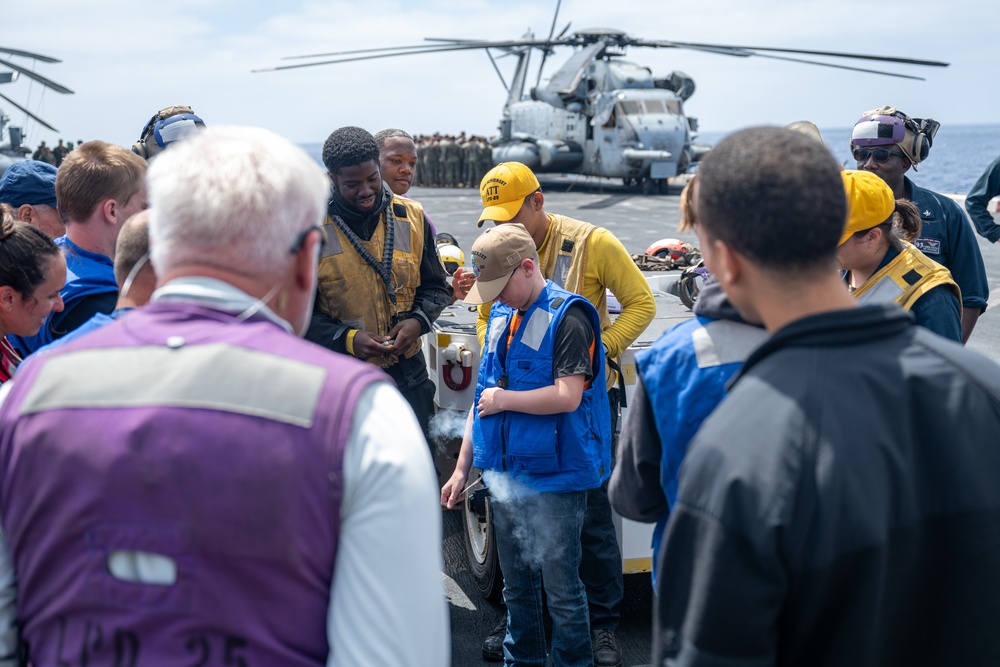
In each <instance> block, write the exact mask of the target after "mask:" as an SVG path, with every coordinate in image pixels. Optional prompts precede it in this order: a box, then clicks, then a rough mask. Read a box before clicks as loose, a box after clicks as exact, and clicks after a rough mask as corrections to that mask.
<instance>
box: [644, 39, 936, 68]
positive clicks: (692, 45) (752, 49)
mask: <svg viewBox="0 0 1000 667" xmlns="http://www.w3.org/2000/svg"><path fill="white" fill-rule="evenodd" d="M636 45H637V46H664V47H673V48H679V49H695V50H706V49H708V50H714V49H721V51H714V52H716V53H723V54H725V52H726V51H728V50H730V49H735V50H736V51H740V52H746V53H747V54H748V55H763V54H761V53H757V52H758V51H769V52H772V53H797V54H801V55H805V56H826V57H830V58H853V59H856V60H875V61H879V62H888V63H898V64H901V65H923V66H926V67H948V66H949V64H950V63H946V62H942V61H940V60H920V59H917V58H901V57H897V56H880V55H875V54H867V53H849V52H845V51H814V50H810V49H785V48H777V47H768V46H736V45H727V44H701V43H697V42H674V41H662V42H655V41H654V42H638V43H637V44H636ZM734 55H737V54H734Z"/></svg>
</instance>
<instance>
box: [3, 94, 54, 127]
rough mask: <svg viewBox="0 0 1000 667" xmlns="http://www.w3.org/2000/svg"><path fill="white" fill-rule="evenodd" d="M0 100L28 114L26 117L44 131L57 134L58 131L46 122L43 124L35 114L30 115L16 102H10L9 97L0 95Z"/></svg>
mask: <svg viewBox="0 0 1000 667" xmlns="http://www.w3.org/2000/svg"><path fill="white" fill-rule="evenodd" d="M0 98H3V99H5V100H6V101H7V102H8V103H9V104H11V105H13V106H15V107H17V108H18V110H20V111H23V112H24V113H26V114H28V116H29V117H30V118H31V119H32V120H34V121H35V122H37V123H38V124H39V125H41V126H42V127H44V128H46V129H49V130H52V131H53V132H58V131H59V130H57V129H56V128H54V127H52V126H51V125H49V124H48V123H46V122H45V121H44V120H42V119H41V118H39V117H38V116H36V115H35V114H33V113H31V112H30V111H28V110H27V109H25V108H24V107H22V106H21V105H20V104H18V103H17V102H15V101H14V100H12V99H10V98H9V97H7V96H6V95H4V94H3V93H0Z"/></svg>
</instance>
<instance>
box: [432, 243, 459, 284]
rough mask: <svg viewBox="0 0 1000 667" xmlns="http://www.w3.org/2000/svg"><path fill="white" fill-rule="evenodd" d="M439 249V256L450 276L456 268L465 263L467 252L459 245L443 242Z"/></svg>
mask: <svg viewBox="0 0 1000 667" xmlns="http://www.w3.org/2000/svg"><path fill="white" fill-rule="evenodd" d="M437 250H438V257H440V258H441V263H442V264H444V270H445V271H447V272H448V275H449V276H450V275H451V274H453V273H455V269H457V268H458V267H460V266H462V265H463V264H465V253H463V252H462V249H461V248H459V247H458V246H457V245H454V244H451V243H442V244H441V245H439V246H438V247H437Z"/></svg>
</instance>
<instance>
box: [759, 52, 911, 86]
mask: <svg viewBox="0 0 1000 667" xmlns="http://www.w3.org/2000/svg"><path fill="white" fill-rule="evenodd" d="M751 55H754V56H757V57H758V58H768V59H770V60H785V61H787V62H792V63H806V64H807V65H819V66H820V67H832V68H834V69H846V70H850V71H852V72H864V73H866V74H881V75H882V76H892V77H896V78H897V79H912V80H913V81H926V80H927V79H925V78H924V77H922V76H913V75H912V74H900V73H899V72H886V71H885V70H878V69H869V68H866V67H851V66H850V65H838V64H837V63H825V62H823V61H820V60H806V59H805V58H788V57H786V56H772V55H768V54H766V53H754V54H751Z"/></svg>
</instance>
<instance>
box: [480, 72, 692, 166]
mask: <svg viewBox="0 0 1000 667" xmlns="http://www.w3.org/2000/svg"><path fill="white" fill-rule="evenodd" d="M587 70H588V71H587V76H585V77H582V78H581V79H580V82H579V85H578V86H577V87H576V89H574V90H572V91H569V90H564V91H561V92H559V93H554V92H553V91H552V90H546V89H541V90H538V89H536V90H534V91H533V92H532V97H535V98H537V99H532V100H522V101H518V102H513V103H511V104H509V105H508V106H507V109H506V113H505V117H504V119H503V120H502V121H501V138H500V140H499V141H498V142H497V143H496V145H495V146H494V148H493V160H494V162H497V163H499V162H504V161H512V160H513V161H517V162H523V163H524V164H526V165H528V166H529V167H531V168H532V169H533V170H534V171H536V172H540V173H575V174H583V175H588V176H602V177H606V178H621V179H623V180H626V181H636V182H640V181H645V180H662V179H666V178H669V177H672V176H676V175H677V174H678V173H682V172H683V171H684V170H685V169H686V168H687V166H688V165H689V164H690V162H691V139H692V132H691V128H690V124H689V121H688V119H687V117H686V116H685V115H684V108H683V102H682V99H681V97H680V96H679V95H678V94H677V93H675V92H674V91H673V90H669V89H666V88H664V87H660V86H659V85H657V82H656V81H655V80H654V79H653V77H652V75H651V74H650V72H649V70H648V69H646V68H644V67H639V66H637V65H634V64H632V63H627V62H624V61H611V62H608V61H596V62H593V63H591V64H590V66H589V67H588V68H587ZM609 85H612V86H614V87H611V88H609V87H608V86H609Z"/></svg>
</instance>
